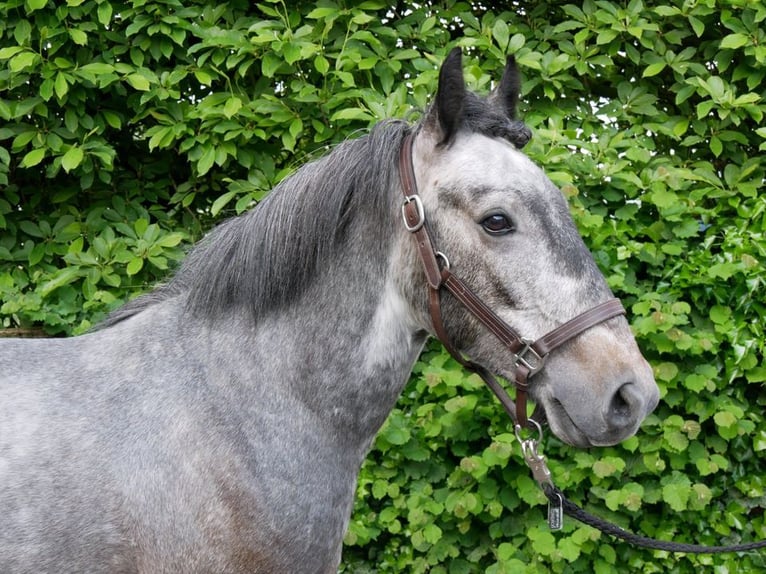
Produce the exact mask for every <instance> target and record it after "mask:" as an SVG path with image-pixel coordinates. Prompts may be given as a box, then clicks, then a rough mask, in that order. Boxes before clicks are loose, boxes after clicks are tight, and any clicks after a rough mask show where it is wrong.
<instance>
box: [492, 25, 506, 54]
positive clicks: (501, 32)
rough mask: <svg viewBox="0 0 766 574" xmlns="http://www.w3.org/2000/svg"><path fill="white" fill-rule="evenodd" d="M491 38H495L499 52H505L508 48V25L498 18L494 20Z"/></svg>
mask: <svg viewBox="0 0 766 574" xmlns="http://www.w3.org/2000/svg"><path fill="white" fill-rule="evenodd" d="M492 36H493V37H494V38H495V41H496V42H497V45H498V46H499V47H500V49H501V50H506V49H507V48H508V41H509V39H510V31H509V29H508V24H506V23H505V22H504V21H503V20H501V19H500V18H498V19H497V20H495V24H494V25H493V26H492Z"/></svg>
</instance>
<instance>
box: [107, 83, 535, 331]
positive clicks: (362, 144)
mask: <svg viewBox="0 0 766 574" xmlns="http://www.w3.org/2000/svg"><path fill="white" fill-rule="evenodd" d="M465 96H466V98H465V101H464V105H463V109H462V113H461V116H462V118H461V122H460V126H459V129H460V130H461V131H462V130H465V131H469V132H477V133H481V134H483V135H486V136H488V137H499V138H503V139H506V140H508V141H510V142H511V143H512V144H513V145H515V146H516V147H517V148H519V149H521V148H522V147H523V146H524V145H525V144H526V143H527V141H529V138H530V137H531V132H530V131H529V128H527V127H526V126H525V125H524V124H523V122H521V121H518V120H516V119H515V118H513V117H509V116H508V114H507V113H506V111H505V110H503V109H502V108H501V107H500V106H498V105H497V104H496V102H494V101H493V98H492V96H490V97H488V98H487V97H481V96H478V95H476V94H474V93H472V92H467V93H466V94H465ZM433 115H434V114H433V107H431V108H429V110H428V111H427V112H426V114H425V117H424V120H423V123H422V124H419V125H416V126H414V127H412V126H409V125H408V124H407V123H406V122H404V121H402V120H386V121H383V122H380V123H379V124H377V125H375V126H374V127H373V128H372V130H371V131H370V133H368V134H366V135H364V136H362V137H359V138H357V139H354V140H346V141H344V142H342V143H341V144H339V145H338V146H337V147H336V148H334V149H333V150H332V151H331V152H330V153H329V154H327V155H326V156H324V157H322V158H320V159H318V160H315V161H312V162H310V163H308V164H306V165H304V166H302V167H301V168H300V169H298V171H296V172H295V173H294V174H292V175H291V176H289V177H288V178H286V179H285V180H283V181H282V182H280V183H279V184H278V185H277V186H276V187H275V188H274V189H273V190H272V191H271V193H270V194H269V195H268V196H267V197H266V199H264V200H263V201H262V202H260V203H259V204H258V205H257V206H256V207H255V208H253V209H251V210H250V211H248V212H246V213H244V214H242V215H240V216H237V217H234V218H231V219H229V220H227V221H225V222H224V223H222V224H219V225H218V226H216V227H214V228H213V230H212V231H210V233H208V235H207V236H206V237H204V238H203V239H202V240H201V241H200V242H199V243H197V244H196V245H195V246H194V247H193V248H192V249H191V251H190V252H189V254H188V255H187V257H186V258H185V259H184V261H183V262H182V264H181V266H180V268H179V269H178V271H177V272H176V273H175V275H174V276H173V277H172V278H171V280H170V281H169V282H168V283H166V284H163V285H160V286H158V287H156V288H155V289H154V290H153V291H151V292H149V293H147V294H145V295H142V296H140V297H138V298H136V299H134V300H132V301H130V302H128V303H126V304H125V305H123V306H122V307H120V308H118V309H116V310H115V311H113V312H112V313H110V314H109V315H108V316H107V318H106V319H105V320H104V321H103V322H102V323H100V324H99V325H97V326H96V329H105V328H108V327H110V326H112V325H115V324H116V323H119V322H120V321H123V320H125V319H128V318H129V317H132V316H133V315H136V314H138V313H140V312H142V311H144V310H145V309H147V308H149V307H151V306H152V305H155V304H157V303H160V302H162V301H165V300H167V299H171V298H174V297H176V296H180V295H185V297H186V309H187V311H190V312H192V313H193V314H195V315H198V316H202V317H206V318H214V317H221V316H225V315H226V314H228V313H230V312H231V310H232V309H233V308H234V309H244V310H249V312H250V313H251V315H252V317H253V318H254V319H255V320H257V319H258V318H260V317H262V316H263V315H264V313H265V312H267V311H274V310H277V309H279V308H281V307H283V306H284V305H286V304H288V303H289V302H290V301H292V300H294V299H295V298H296V297H298V296H300V295H301V294H302V293H303V292H304V291H305V289H306V288H307V286H308V285H309V284H310V283H311V281H312V280H313V279H314V277H315V275H316V272H317V269H318V266H319V265H320V264H321V263H322V262H325V261H326V259H327V258H328V257H331V256H332V253H333V252H335V251H336V250H337V249H338V248H339V246H340V245H342V243H343V240H344V238H345V236H346V232H347V230H348V229H349V226H350V224H351V222H352V221H354V222H355V224H356V223H357V222H356V221H355V220H356V219H357V218H359V217H362V216H363V214H366V217H368V218H369V221H370V222H371V224H372V225H373V226H377V227H378V228H380V222H381V221H386V219H390V213H388V211H387V207H388V205H389V202H390V196H389V195H388V194H387V193H383V190H388V189H393V188H394V187H398V186H399V179H398V175H399V172H398V167H397V166H398V154H399V148H400V146H401V142H402V140H403V139H404V136H405V135H406V133H407V132H409V131H410V130H412V129H415V130H419V129H421V128H426V129H427V126H428V123H429V121H430V120H431V119H432V117H433Z"/></svg>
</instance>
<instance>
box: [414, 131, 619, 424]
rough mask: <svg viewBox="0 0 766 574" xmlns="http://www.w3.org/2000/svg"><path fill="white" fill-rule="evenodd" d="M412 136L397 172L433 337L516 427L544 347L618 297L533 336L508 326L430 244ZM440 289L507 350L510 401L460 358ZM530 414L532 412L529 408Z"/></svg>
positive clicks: (615, 311)
mask: <svg viewBox="0 0 766 574" xmlns="http://www.w3.org/2000/svg"><path fill="white" fill-rule="evenodd" d="M413 140H414V134H413V132H410V133H408V134H407V135H406V136H405V138H404V141H403V142H402V147H401V148H400V150H399V176H400V179H401V184H402V192H403V193H404V204H403V205H402V216H403V218H404V226H405V227H406V229H407V231H409V232H410V233H411V234H412V235H413V237H414V238H415V241H416V242H417V246H418V252H419V253H420V259H421V261H422V262H423V268H424V269H425V273H426V279H427V281H428V293H429V294H428V301H429V310H430V313H431V321H432V322H433V327H434V331H435V333H436V337H437V338H438V339H439V341H441V343H442V345H444V347H445V348H446V349H447V351H448V352H449V354H450V355H452V357H453V358H454V359H455V360H456V361H457V362H458V363H460V364H461V365H463V366H464V367H465V368H467V369H468V370H470V371H473V372H475V373H476V374H478V375H479V376H480V377H481V378H482V380H483V381H484V382H485V383H486V385H487V386H488V387H489V388H490V389H491V390H492V392H493V393H494V394H495V396H497V398H498V399H499V400H500V403H501V404H502V405H503V408H504V409H505V411H506V412H507V413H508V415H509V416H510V417H511V419H512V420H513V422H514V424H515V425H516V427H526V426H527V425H528V424H529V419H528V418H527V390H528V388H529V379H530V378H531V377H532V376H533V375H535V374H536V373H537V372H538V371H540V369H542V367H543V365H544V364H545V358H546V357H547V356H548V353H550V352H551V351H553V350H554V349H556V348H557V347H559V346H561V345H563V344H564V343H566V342H567V341H569V340H570V339H572V338H574V337H576V336H577V335H579V334H580V333H582V332H583V331H586V330H587V329H590V328H591V327H593V326H595V325H598V324H599V323H602V322H603V321H606V320H607V319H611V318H612V317H617V316H618V315H624V314H625V309H624V308H623V306H622V303H620V301H619V299H615V298H613V299H609V300H608V301H605V302H604V303H601V304H599V305H596V306H595V307H593V308H591V309H589V310H588V311H585V312H584V313H581V314H580V315H578V316H577V317H575V318H574V319H571V320H569V321H567V322H566V323H564V324H562V325H559V326H558V327H556V328H555V329H554V330H553V331H551V332H550V333H548V334H546V335H543V336H542V337H540V338H539V339H537V340H536V341H533V340H531V339H527V338H525V337H522V336H521V335H519V334H518V333H517V332H516V331H515V330H514V329H513V327H511V326H510V325H508V323H506V322H505V321H503V320H502V319H501V318H500V317H499V316H498V315H497V314H496V313H495V312H494V311H492V309H490V308H489V307H488V306H487V305H486V304H485V303H484V301H482V300H481V299H480V298H479V296H478V295H476V294H475V293H474V292H473V291H471V289H470V288H469V287H468V285H466V284H465V283H464V282H463V280H462V279H460V278H459V277H457V276H456V275H454V274H453V273H452V272H451V271H450V265H449V260H448V259H447V257H446V255H444V254H443V253H441V252H440V251H436V249H434V246H433V242H432V241H431V236H430V234H429V233H428V228H427V225H426V216H425V210H424V208H423V202H422V200H421V199H420V196H419V195H418V190H417V183H416V180H415V170H414V168H413V165H412V143H413ZM440 261H441V263H440ZM442 289H446V290H447V291H448V292H449V293H451V294H452V296H454V297H455V298H456V299H457V300H458V301H459V302H460V303H461V304H462V305H463V306H464V307H465V308H466V309H467V310H468V311H470V312H471V314H473V316H474V317H476V319H478V320H479V322H481V323H482V324H483V325H484V326H485V327H486V328H487V329H488V330H489V331H490V332H491V333H492V334H493V335H495V337H497V338H498V339H499V340H500V342H501V343H503V345H505V347H506V348H507V349H508V351H509V352H510V354H511V363H512V365H513V372H514V380H513V381H512V382H513V384H514V386H515V387H516V403H515V404H514V402H513V400H511V398H510V397H509V396H508V393H507V392H506V390H505V388H504V387H503V386H502V385H501V384H500V382H499V381H498V380H497V379H496V378H495V376H494V375H493V374H492V373H490V372H489V371H488V370H487V369H486V368H484V367H483V366H481V365H479V364H478V363H475V362H474V361H472V360H470V359H467V358H465V357H464V356H463V355H462V353H460V351H458V350H457V348H456V347H455V346H454V345H453V344H452V340H451V339H450V337H449V335H448V334H447V331H446V329H445V327H444V322H443V321H442V313H441V292H442ZM532 416H535V415H534V414H533V415H532Z"/></svg>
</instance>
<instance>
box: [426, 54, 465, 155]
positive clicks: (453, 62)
mask: <svg viewBox="0 0 766 574" xmlns="http://www.w3.org/2000/svg"><path fill="white" fill-rule="evenodd" d="M462 60H463V54H462V52H461V51H460V48H453V49H452V51H450V53H449V55H448V56H447V58H446V59H445V60H444V63H443V64H442V67H441V69H440V70H439V87H438V89H437V91H436V105H435V106H433V107H432V108H431V113H430V114H429V116H433V114H434V112H435V113H436V119H437V121H438V127H439V130H440V132H441V133H440V137H439V138H438V139H439V143H440V144H446V143H449V142H450V141H452V138H453V137H454V136H455V134H456V133H457V131H458V129H459V127H460V122H461V120H462V116H463V102H464V101H465V92H466V90H465V81H464V80H463V61H462ZM429 119H431V121H432V122H433V119H432V118H429Z"/></svg>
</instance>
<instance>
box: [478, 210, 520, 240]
mask: <svg viewBox="0 0 766 574" xmlns="http://www.w3.org/2000/svg"><path fill="white" fill-rule="evenodd" d="M481 226H482V227H483V228H484V231H486V232H487V233H489V234H490V235H505V234H506V233H510V232H511V231H513V230H514V227H513V223H512V222H511V221H510V220H509V219H508V218H507V217H506V216H505V215H503V214H502V213H495V214H493V215H490V216H489V217H487V218H486V219H484V221H482V222H481Z"/></svg>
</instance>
